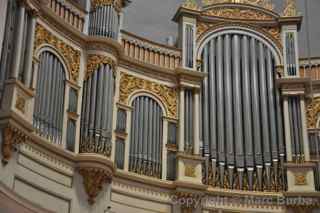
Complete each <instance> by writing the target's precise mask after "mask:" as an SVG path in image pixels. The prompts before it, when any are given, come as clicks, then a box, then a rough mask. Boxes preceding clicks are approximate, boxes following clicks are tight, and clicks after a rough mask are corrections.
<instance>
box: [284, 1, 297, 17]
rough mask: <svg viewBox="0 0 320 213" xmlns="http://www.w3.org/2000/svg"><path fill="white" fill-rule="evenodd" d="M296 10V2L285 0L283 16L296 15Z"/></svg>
mask: <svg viewBox="0 0 320 213" xmlns="http://www.w3.org/2000/svg"><path fill="white" fill-rule="evenodd" d="M297 15H298V11H297V4H296V1H295V0H287V1H286V7H285V9H284V11H283V16H284V17H293V16H297Z"/></svg>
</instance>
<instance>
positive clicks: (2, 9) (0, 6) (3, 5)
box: [0, 0, 8, 57]
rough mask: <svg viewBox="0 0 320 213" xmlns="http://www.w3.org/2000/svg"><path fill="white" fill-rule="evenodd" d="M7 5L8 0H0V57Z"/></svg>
mask: <svg viewBox="0 0 320 213" xmlns="http://www.w3.org/2000/svg"><path fill="white" fill-rule="evenodd" d="M7 5H8V0H2V1H0V14H2V17H3V18H2V19H1V21H0V57H1V53H2V42H3V37H4V33H5V28H6V17H7Z"/></svg>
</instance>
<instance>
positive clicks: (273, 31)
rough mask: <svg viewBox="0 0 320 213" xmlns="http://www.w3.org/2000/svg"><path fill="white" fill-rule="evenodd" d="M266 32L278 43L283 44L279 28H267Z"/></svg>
mask: <svg viewBox="0 0 320 213" xmlns="http://www.w3.org/2000/svg"><path fill="white" fill-rule="evenodd" d="M263 29H264V30H265V31H267V32H268V33H269V34H270V35H271V36H272V37H273V38H275V39H276V40H277V41H278V42H280V43H281V30H280V28H277V27H269V28H268V27H266V28H263Z"/></svg>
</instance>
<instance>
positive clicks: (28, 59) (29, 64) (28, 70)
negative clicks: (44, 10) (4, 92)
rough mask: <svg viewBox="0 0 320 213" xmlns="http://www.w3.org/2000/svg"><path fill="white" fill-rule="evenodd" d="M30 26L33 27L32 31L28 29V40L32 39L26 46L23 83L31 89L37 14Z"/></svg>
mask: <svg viewBox="0 0 320 213" xmlns="http://www.w3.org/2000/svg"><path fill="white" fill-rule="evenodd" d="M30 26H31V27H30V29H27V30H29V32H28V34H29V35H28V38H30V39H29V41H28V43H27V46H26V48H27V51H28V52H27V54H26V64H25V69H26V70H25V72H26V75H25V79H24V82H23V83H24V84H25V85H26V86H27V87H30V84H31V76H32V57H33V44H34V35H35V28H36V14H35V12H33V13H32V19H31V25H30Z"/></svg>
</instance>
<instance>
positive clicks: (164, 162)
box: [162, 118, 168, 180]
mask: <svg viewBox="0 0 320 213" xmlns="http://www.w3.org/2000/svg"><path fill="white" fill-rule="evenodd" d="M162 128H163V137H162V144H163V145H162V147H163V148H162V180H166V179H167V147H166V144H167V141H168V120H167V118H163V127H162Z"/></svg>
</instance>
